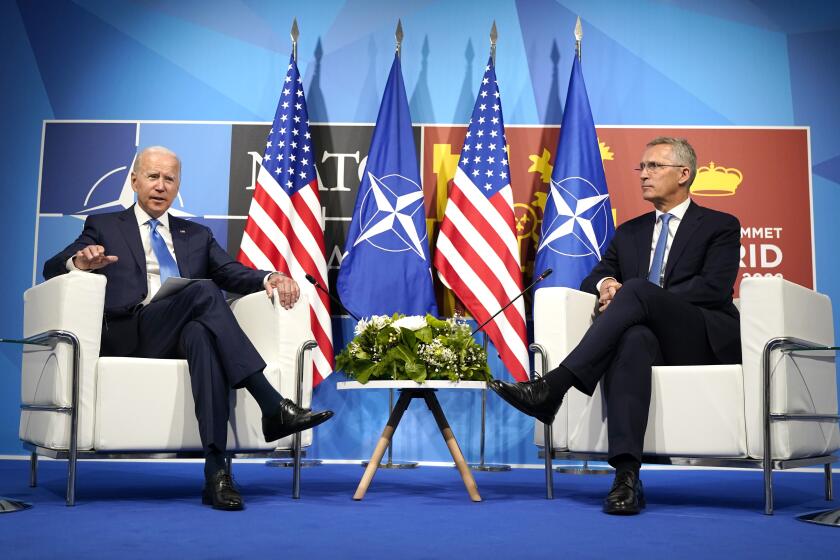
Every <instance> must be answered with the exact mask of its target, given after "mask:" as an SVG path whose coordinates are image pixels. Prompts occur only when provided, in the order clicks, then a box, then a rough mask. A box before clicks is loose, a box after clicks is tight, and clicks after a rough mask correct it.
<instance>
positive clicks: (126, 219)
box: [119, 205, 146, 276]
mask: <svg viewBox="0 0 840 560" xmlns="http://www.w3.org/2000/svg"><path fill="white" fill-rule="evenodd" d="M119 227H120V231H121V232H122V234H123V237H125V242H126V245H128V250H129V251H131V256H132V257H134V260H135V261H136V262H137V266H139V267H140V270H142V271H143V276H145V275H146V255H145V254H144V253H143V241H142V240H141V239H140V227H139V226H138V225H137V218H136V216H135V214H134V206H133V205H132V206H130V207H129V208H128V210H125V211H123V212H121V213H120V216H119Z"/></svg>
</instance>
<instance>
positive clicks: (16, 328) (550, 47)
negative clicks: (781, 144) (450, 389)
mask: <svg viewBox="0 0 840 560" xmlns="http://www.w3.org/2000/svg"><path fill="white" fill-rule="evenodd" d="M578 15H580V17H581V19H582V22H583V28H584V40H583V72H584V75H585V79H586V84H587V88H588V92H589V96H590V103H591V106H592V113H593V117H594V120H595V123H596V125H600V124H609V125H640V124H673V125H701V126H703V125H706V126H720V125H758V126H764V125H766V126H779V125H797V126H808V127H810V135H811V152H812V162H813V166H814V167H813V171H814V176H813V196H814V234H815V244H816V270H817V285H818V287H819V289H820V290H821V291H823V292H825V293H827V294H828V295H829V296H831V297H832V299H833V300H834V301H835V309H837V308H838V307H837V303H836V302H838V301H840V282H838V280H837V278H840V257H838V256H837V251H836V249H835V245H836V240H837V239H840V222H838V221H837V220H836V213H837V207H838V204H840V195H838V193H840V163H838V162H840V109H838V107H837V103H836V99H837V97H838V95H840V73H838V72H837V68H838V67H840V6H838V4H837V3H835V2H823V1H819V0H805V1H802V2H796V3H787V2H751V1H748V0H726V1H724V0H674V1H671V2H661V1H657V0H641V1H639V2H632V3H630V2H624V1H622V0H602V1H600V2H590V1H586V0H487V1H485V2H483V3H481V4H480V5H479V4H477V3H472V2H458V3H455V2H449V1H444V0H411V1H404V2H390V1H386V0H326V1H324V2H310V3H297V4H292V3H288V2H275V1H273V0H249V1H247V2H241V1H237V2H212V3H197V2H135V1H128V0H115V1H112V2H101V1H98V0H75V1H71V0H51V1H46V0H19V1H17V2H11V1H5V2H0V36H2V37H3V39H4V40H3V43H2V49H3V52H2V56H0V72H2V75H3V76H4V77H6V78H7V79H6V81H5V82H4V88H3V89H2V92H0V119H2V122H3V124H4V126H3V132H2V133H0V153H2V154H3V156H2V157H3V166H4V167H3V168H4V171H5V174H4V177H5V178H6V180H5V181H4V182H3V183H2V184H0V189H2V193H3V201H4V206H5V207H6V208H7V209H13V210H12V211H10V212H8V215H7V216H6V217H5V218H4V220H2V221H0V235H2V236H3V239H5V240H14V243H11V242H8V241H7V243H6V244H5V245H6V246H5V251H6V253H5V257H6V262H7V267H6V268H7V272H6V274H5V277H4V290H2V291H0V309H2V313H0V336H9V335H11V336H15V335H19V334H20V330H21V325H22V298H21V294H22V292H23V291H24V290H25V289H26V288H27V287H28V286H30V285H31V284H32V282H33V269H37V268H40V265H41V261H42V260H43V257H45V256H46V255H48V254H50V253H52V252H53V251H54V250H56V249H57V248H59V246H61V245H62V244H63V243H64V242H69V241H70V239H71V238H72V236H73V235H75V232H76V231H78V229H79V228H81V221H80V220H79V219H77V218H73V217H69V216H68V215H69V214H73V213H77V212H80V211H83V210H85V208H87V209H88V210H89V209H90V208H92V207H95V206H97V205H101V204H104V203H107V202H109V201H110V202H114V201H117V200H118V199H120V195H122V194H125V193H124V187H125V181H124V180H123V181H122V182H121V181H120V176H121V175H122V174H123V173H125V170H122V171H119V172H115V173H114V174H113V175H112V176H109V177H107V178H105V179H104V180H103V182H102V183H101V184H100V185H99V186H98V187H97V188H96V189H94V193H92V194H91V197H90V199H89V200H88V204H87V205H85V204H84V200H85V198H86V197H87V194H88V192H89V191H90V189H91V188H92V187H93V183H95V181H96V180H97V179H98V178H101V176H102V175H104V174H105V173H107V172H109V171H111V170H113V169H116V168H118V167H120V166H123V165H130V161H128V162H126V158H127V157H128V155H127V152H130V149H129V147H128V145H129V144H131V143H132V141H133V137H132V135H131V134H130V133H129V132H128V130H129V129H130V128H131V127H132V126H134V125H133V124H131V123H134V122H136V121H137V120H143V119H145V120H152V119H156V120H170V121H172V120H192V121H195V120H201V121H236V122H241V121H246V122H254V121H268V120H270V118H271V116H272V114H273V111H274V108H275V106H276V103H277V96H278V95H279V85H280V81H281V80H282V76H283V74H284V71H285V65H286V62H287V60H288V56H289V49H290V46H289V42H288V31H289V27H290V25H291V20H292V17H293V16H297V18H298V22H299V24H300V28H301V33H302V35H301V39H300V43H299V50H298V53H299V61H298V64H299V66H300V69H301V72H302V74H303V76H304V86H305V87H306V93H307V100H308V102H309V109H310V116H311V118H312V120H313V121H315V122H332V123H338V122H350V123H353V122H355V123H370V122H373V121H374V120H375V118H376V111H377V108H378V105H379V99H380V95H381V93H382V89H383V87H384V84H385V79H386V76H387V71H388V67H389V65H390V63H391V60H392V57H393V52H394V51H393V47H394V37H393V34H394V28H395V25H396V20H397V18H402V22H403V26H404V29H405V32H406V36H405V40H404V42H403V49H402V65H403V73H404V78H405V84H406V90H407V94H408V98H409V103H410V107H411V110H412V113H413V114H412V116H413V119H414V121H415V122H416V123H419V122H428V123H442V124H448V123H453V122H454V123H464V122H466V119H467V118H468V115H469V111H470V108H471V104H472V101H473V100H474V99H475V93H476V92H475V91H474V90H473V87H474V84H475V83H476V82H477V80H478V79H479V78H480V75H481V73H482V70H483V60H485V57H486V56H487V50H488V46H489V45H488V32H489V28H490V25H491V23H492V21H493V20H494V19H495V20H496V21H497V24H498V26H499V34H500V35H499V47H498V52H497V60H496V70H497V75H498V79H499V83H500V86H501V87H502V89H503V90H504V92H505V117H506V118H505V120H506V124H556V123H559V122H560V120H561V118H562V107H563V102H564V101H565V100H564V99H563V97H564V96H565V91H566V85H567V78H568V75H569V69H570V66H571V62H572V57H573V56H574V40H573V37H572V30H573V26H574V20H575V17H576V16H578ZM49 119H86V120H100V121H101V120H107V119H113V120H121V121H128V122H127V123H125V122H124V123H112V124H108V125H107V127H106V128H107V129H108V132H107V134H115V135H122V134H124V137H123V136H120V138H121V139H119V140H115V141H114V145H113V146H110V147H109V148H108V150H97V151H94V152H92V153H86V151H85V150H83V149H81V148H82V147H81V146H80V147H79V148H80V149H79V150H78V151H77V154H76V156H74V157H71V154H69V153H68V154H63V157H64V159H65V161H66V162H67V163H68V165H65V164H62V165H59V166H58V167H57V168H55V169H51V170H49V173H45V175H44V177H42V178H41V181H42V183H43V185H44V186H45V188H46V190H45V199H44V200H45V202H46V201H47V199H49V203H48V204H45V205H44V206H43V207H42V209H41V211H42V212H44V213H53V214H61V215H63V216H64V217H58V216H53V217H43V218H42V219H41V220H40V226H39V235H38V238H37V239H38V251H37V258H36V256H35V255H36V250H35V249H36V247H35V244H36V241H35V239H36V238H35V231H36V216H35V212H36V201H37V198H38V185H39V160H40V157H41V139H42V127H43V121H44V120H49ZM97 126H105V125H102V124H101V123H100V124H98V125H97ZM178 126H180V125H174V124H162V125H150V124H145V123H144V124H142V125H141V130H140V136H141V138H140V143H141V144H149V143H161V144H168V145H173V147H175V149H176V150H178V151H179V152H180V153H181V155H182V156H184V157H185V167H184V172H185V176H184V185H183V188H184V191H183V198H184V207H183V210H184V211H186V212H189V213H192V214H194V215H195V216H196V218H195V219H198V220H199V221H202V222H203V223H207V224H209V225H210V226H211V227H212V228H213V229H214V231H215V232H216V235H217V237H218V238H219V239H220V240H222V241H224V240H226V239H228V235H227V234H226V233H225V231H224V229H220V228H225V227H226V226H225V224H226V223H227V222H225V221H224V220H218V219H216V218H212V217H211V218H208V217H207V216H214V215H217V214H226V213H227V204H228V203H229V202H228V201H227V200H226V198H225V197H227V196H229V195H228V194H227V193H228V192H229V191H230V190H231V187H230V186H229V185H228V186H226V185H224V184H223V182H224V181H225V180H227V178H228V177H229V171H228V167H226V166H229V165H230V161H229V160H228V161H225V160H224V157H227V158H229V157H230V154H229V153H228V155H226V156H224V157H223V158H222V160H220V161H219V160H217V157H216V155H215V154H217V153H221V151H223V147H224V146H225V143H226V142H227V143H228V144H229V142H230V138H229V134H230V131H229V130H228V131H227V132H223V131H222V129H223V128H225V127H221V126H220V127H219V128H218V130H216V129H215V128H214V127H212V126H211V127H208V132H207V138H206V140H205V139H202V142H205V141H206V142H207V143H208V144H207V146H206V149H208V150H210V151H211V152H212V153H213V154H214V155H213V156H212V157H210V156H209V155H208V153H211V152H207V153H202V147H201V146H200V145H195V146H190V145H184V144H183V143H181V141H182V140H185V139H186V136H181V135H180V133H179V132H178ZM191 126H195V125H191ZM214 126H215V125H214ZM170 127H171V128H170ZM122 128H125V131H124V132H116V131H118V130H121V129H122ZM211 129H212V130H211ZM226 134H227V135H228V137H227V138H226V137H225V136H226ZM48 138H49V136H48ZM187 144H188V142H187ZM111 148H113V150H111ZM45 149H47V146H45ZM112 151H113V153H111V152H112ZM228 152H230V150H228ZM237 157H238V156H237ZM427 157H428V156H427ZM768 157H772V154H768ZM74 158H75V159H76V160H77V162H78V165H73V166H69V162H70V160H71V159H74ZM187 158H189V159H188V160H187ZM56 161H57V162H58V161H59V160H56ZM96 166H101V171H100V174H99V175H98V176H97V173H96V172H94V169H95V167H96ZM222 167H224V168H225V172H223V173H220V172H218V170H219V169H220V168H222ZM45 171H46V170H45ZM80 173H83V174H86V175H85V176H84V177H79V176H78V174H80ZM628 173H629V171H628ZM50 189H54V190H53V192H52V193H50V194H49V196H46V194H47V191H49V190H50ZM65 189H66V190H65ZM240 190H241V189H240ZM332 194H335V193H332ZM77 201H78V202H77ZM50 204H54V206H50ZM176 208H179V207H178V206H176ZM219 208H225V210H218V209H219ZM230 223H236V222H230ZM339 223H340V222H336V223H334V224H332V226H331V227H333V226H336V224H339ZM38 276H39V274H38V275H35V279H37V278H38ZM835 326H836V329H837V330H838V332H840V313H835ZM351 329H352V325H349V326H347V327H343V328H338V327H337V329H336V332H337V333H338V335H337V337H336V346H337V347H338V348H340V347H341V345H342V344H343V342H345V341H346V340H347V339H348V338H349V332H351ZM342 336H343V337H344V338H343V339H342V338H341V337H342ZM19 370H20V350H19V349H18V348H14V347H0V453H19V452H20V445H19V442H18V440H17V417H18V410H17V407H18V405H19V379H18V378H19V375H20V374H19ZM336 381H337V379H336V378H330V379H329V380H328V381H327V382H326V383H325V384H324V386H323V387H322V388H321V389H318V390H317V391H316V395H315V399H316V404H318V405H321V404H324V405H330V406H335V407H336V409H337V410H338V411H339V414H340V416H339V418H341V417H342V416H344V417H346V424H345V421H344V420H343V421H341V422H338V421H334V422H331V423H329V425H326V426H325V427H324V428H323V429H322V430H321V431H319V433H318V436H317V438H316V444H315V448H314V449H313V450H312V451H313V453H314V454H315V455H322V456H324V457H331V458H349V457H353V458H359V456H363V455H366V454H367V453H369V451H370V444H371V441H372V440H371V438H372V437H374V436H373V434H375V433H376V432H377V431H378V430H379V429H380V428H381V424H382V422H383V421H384V414H385V412H384V408H385V398H384V395H382V396H380V395H370V396H362V395H361V394H345V393H337V392H336V391H335V390H334V387H333V385H334V384H335V382H336ZM477 397H478V395H477V394H476V395H473V394H469V395H462V394H453V395H446V396H443V399H444V400H443V402H444V406H445V407H446V409H447V410H452V411H453V413H452V418H451V419H452V422H453V428H454V429H455V432H456V434H458V436H459V438H460V439H461V442H462V444H463V446H464V447H465V452H466V454H467V455H468V456H469V457H471V458H475V457H476V455H477V439H478V438H477V430H478V427H477V426H478V424H477V422H478V412H477V411H478V398H477ZM414 406H417V405H414ZM456 411H457V412H456ZM489 413H490V418H491V423H490V431H489V433H488V458H489V459H490V460H494V461H502V460H509V461H513V462H519V461H530V462H536V453H535V448H534V446H533V444H532V433H533V432H532V424H531V423H530V421H529V420H527V419H525V417H523V416H522V415H520V414H518V413H515V412H512V411H511V410H510V409H509V408H507V407H503V406H501V405H500V404H499V403H498V402H496V399H495V397H492V398H491V399H490V410H489ZM422 414H426V413H425V412H422V411H421V407H419V406H418V407H417V412H414V409H411V411H410V412H409V416H408V417H407V418H406V422H408V423H407V424H404V425H403V426H402V427H401V428H400V431H399V432H398V434H397V438H396V451H397V454H398V455H400V456H402V457H403V458H412V459H435V460H437V459H441V460H445V457H446V451H445V449H444V448H443V446H442V445H440V444H432V443H431V440H436V439H437V438H438V436H437V435H436V434H434V433H432V432H430V431H428V427H427V426H426V424H425V422H418V423H416V424H414V422H416V420H415V419H414V416H419V415H422ZM427 440H430V441H428V442H427ZM427 444H428V445H427ZM409 455H411V456H409Z"/></svg>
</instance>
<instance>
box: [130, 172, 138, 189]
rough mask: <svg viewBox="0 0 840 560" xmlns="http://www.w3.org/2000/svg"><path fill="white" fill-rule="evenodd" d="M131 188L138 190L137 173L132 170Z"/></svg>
mask: <svg viewBox="0 0 840 560" xmlns="http://www.w3.org/2000/svg"><path fill="white" fill-rule="evenodd" d="M131 190H133V191H134V192H137V173H135V172H134V171H132V172H131Z"/></svg>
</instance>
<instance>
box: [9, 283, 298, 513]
mask: <svg viewBox="0 0 840 560" xmlns="http://www.w3.org/2000/svg"><path fill="white" fill-rule="evenodd" d="M105 282H106V280H105V277H104V276H100V275H97V274H89V273H84V272H71V273H68V274H64V275H62V276H58V277H56V278H53V279H51V280H48V281H46V282H44V283H42V284H39V285H37V286H34V287H33V288H30V289H29V290H27V291H26V292H25V294H24V329H23V334H24V339H23V340H21V341H20V342H22V343H25V346H24V351H23V363H22V374H21V402H22V404H21V416H20V432H19V433H20V439H21V441H22V442H23V444H24V447H25V448H26V449H28V450H30V451H31V480H30V485H31V486H35V484H36V482H37V460H38V456H46V457H52V458H61V459H65V458H66V459H68V479H67V505H73V504H74V503H75V483H76V461H77V459H85V458H141V457H154V458H167V457H201V456H202V453H201V449H202V447H201V441H200V439H199V434H198V422H197V420H196V418H195V412H194V408H195V405H194V402H193V398H192V391H191V388H190V378H189V370H188V368H187V362H186V360H174V359H173V360H164V359H142V358H119V357H100V356H99V340H100V335H101V329H102V316H103V305H104V300H105ZM308 297H309V296H308V294H306V293H305V294H303V295H302V296H301V299H300V301H298V303H297V304H296V305H295V306H294V307H293V308H292V309H291V310H286V309H283V307H282V306H280V305H279V303H273V302H272V301H271V300H269V299H268V298H267V297H266V295H265V293H264V292H259V293H255V294H251V295H248V296H245V297H242V298H240V299H237V300H234V301H233V302H232V303H231V308H232V310H233V313H234V315H235V316H236V319H237V321H238V322H239V324H240V326H241V327H242V329H243V331H244V332H245V334H246V335H247V336H248V338H249V339H250V340H251V342H252V343H253V344H254V346H255V347H256V349H257V351H258V352H259V353H260V355H261V356H262V358H263V360H264V361H265V362H266V364H267V365H266V369H265V370H264V372H265V374H266V377H267V378H268V380H269V382H270V383H271V384H272V385H273V386H274V387H275V388H277V389H278V390H279V391H280V392H281V393H282V394H283V395H284V396H286V397H289V398H291V399H293V400H296V402H298V404H300V405H301V406H304V407H308V406H309V402H310V400H311V395H312V375H311V360H309V359H308V351H309V350H311V348H312V347H313V346H314V341H312V340H311V339H312V334H311V330H310V324H309V305H308ZM296 396H297V398H295V397H296ZM311 442H312V433H311V430H308V431H306V432H304V433H303V434H302V435H298V436H297V437H295V436H289V437H286V438H284V439H282V440H280V441H275V442H269V443H266V442H265V441H264V439H263V435H262V429H261V413H260V409H259V407H258V406H257V403H256V402H255V401H254V399H253V398H252V397H251V396H250V395H249V394H248V393H247V391H236V392H235V395H234V396H232V397H231V411H230V422H229V424H228V453H229V454H231V455H235V456H268V457H279V456H289V455H290V454H291V455H292V456H293V457H294V458H295V459H296V463H297V464H296V467H295V471H294V476H293V496H294V497H295V498H297V497H299V491H300V481H299V476H300V468H299V460H300V457H301V455H302V453H303V450H302V448H303V447H307V446H309V445H310V444H311Z"/></svg>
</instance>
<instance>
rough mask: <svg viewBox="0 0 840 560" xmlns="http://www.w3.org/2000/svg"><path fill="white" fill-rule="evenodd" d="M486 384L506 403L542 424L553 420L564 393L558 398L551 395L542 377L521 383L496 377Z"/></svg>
mask: <svg viewBox="0 0 840 560" xmlns="http://www.w3.org/2000/svg"><path fill="white" fill-rule="evenodd" d="M487 384H488V385H490V388H491V389H493V390H494V391H495V392H496V394H497V395H499V396H500V397H502V398H503V399H504V400H505V401H507V402H508V404H510V405H511V406H513V407H515V408H516V409H517V410H519V411H520V412H524V413H525V414H527V415H528V416H533V417H534V418H536V419H537V420H539V421H540V422H542V423H543V424H551V423H553V422H554V417H555V416H556V415H557V411H558V410H560V405H561V404H562V402H563V396H564V395H561V396H560V398H559V399H558V398H556V397H553V396H552V395H551V393H550V391H549V387H548V382H546V380H545V379H542V378H540V379H535V380H533V381H523V382H521V383H505V382H504V381H499V380H498V379H491V380H490V381H488V382H487Z"/></svg>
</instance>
